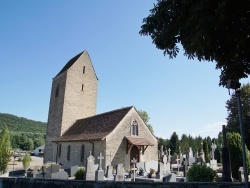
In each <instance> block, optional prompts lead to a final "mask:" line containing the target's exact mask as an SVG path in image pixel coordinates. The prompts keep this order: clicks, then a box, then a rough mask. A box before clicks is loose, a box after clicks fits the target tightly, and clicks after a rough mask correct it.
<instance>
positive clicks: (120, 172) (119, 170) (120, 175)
mask: <svg viewBox="0 0 250 188" xmlns="http://www.w3.org/2000/svg"><path fill="white" fill-rule="evenodd" d="M115 181H124V166H123V164H118V165H116V175H115Z"/></svg>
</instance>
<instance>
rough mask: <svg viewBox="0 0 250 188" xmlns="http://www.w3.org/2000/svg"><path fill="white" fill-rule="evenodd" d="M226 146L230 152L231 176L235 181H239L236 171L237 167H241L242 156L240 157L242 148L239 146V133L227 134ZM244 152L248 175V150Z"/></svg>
mask: <svg viewBox="0 0 250 188" xmlns="http://www.w3.org/2000/svg"><path fill="white" fill-rule="evenodd" d="M227 141H228V143H227V145H228V149H229V152H230V157H231V168H232V176H233V178H235V179H239V177H238V170H239V167H241V166H243V156H242V146H241V136H240V134H239V133H228V134H227ZM245 149H246V150H245V151H246V163H247V169H248V173H249V172H250V171H249V170H250V158H249V155H248V149H247V148H245Z"/></svg>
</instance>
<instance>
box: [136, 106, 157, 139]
mask: <svg viewBox="0 0 250 188" xmlns="http://www.w3.org/2000/svg"><path fill="white" fill-rule="evenodd" d="M137 112H138V114H139V116H140V117H141V118H142V120H143V121H144V123H145V124H146V125H147V127H148V129H149V130H150V132H151V133H152V134H154V130H153V127H152V126H151V124H149V123H148V121H149V119H150V118H149V116H148V113H147V112H145V111H142V110H138V111H137Z"/></svg>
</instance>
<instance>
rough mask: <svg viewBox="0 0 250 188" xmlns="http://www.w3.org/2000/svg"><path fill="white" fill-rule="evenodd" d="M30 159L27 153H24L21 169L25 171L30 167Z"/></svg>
mask: <svg viewBox="0 0 250 188" xmlns="http://www.w3.org/2000/svg"><path fill="white" fill-rule="evenodd" d="M30 162H31V157H30V155H29V154H28V153H26V154H25V155H24V157H23V160H22V163H23V169H26V168H28V167H29V166H30Z"/></svg>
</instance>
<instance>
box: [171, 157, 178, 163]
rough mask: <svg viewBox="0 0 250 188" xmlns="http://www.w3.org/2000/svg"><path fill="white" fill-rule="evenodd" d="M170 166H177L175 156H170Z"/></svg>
mask: <svg viewBox="0 0 250 188" xmlns="http://www.w3.org/2000/svg"><path fill="white" fill-rule="evenodd" d="M171 164H177V162H176V156H171Z"/></svg>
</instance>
